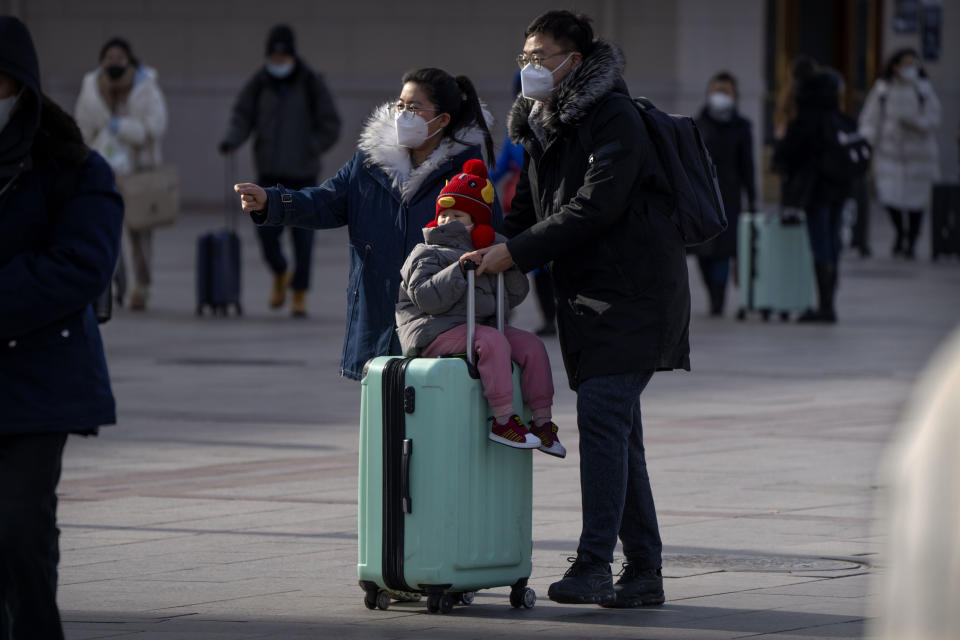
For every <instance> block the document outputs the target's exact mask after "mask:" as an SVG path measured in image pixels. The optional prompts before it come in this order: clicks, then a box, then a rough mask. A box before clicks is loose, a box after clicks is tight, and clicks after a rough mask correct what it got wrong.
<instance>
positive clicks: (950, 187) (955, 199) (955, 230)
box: [930, 183, 960, 260]
mask: <svg viewBox="0 0 960 640" xmlns="http://www.w3.org/2000/svg"><path fill="white" fill-rule="evenodd" d="M931 209H932V211H931V214H932V215H931V216H930V217H931V221H930V235H931V237H932V245H933V246H932V248H931V249H932V250H931V255H932V256H933V259H934V260H936V259H937V258H939V257H940V256H942V255H954V256H957V257H960V184H950V183H940V184H935V185H933V202H932V207H931Z"/></svg>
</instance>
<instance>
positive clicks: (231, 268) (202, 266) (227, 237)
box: [197, 154, 243, 316]
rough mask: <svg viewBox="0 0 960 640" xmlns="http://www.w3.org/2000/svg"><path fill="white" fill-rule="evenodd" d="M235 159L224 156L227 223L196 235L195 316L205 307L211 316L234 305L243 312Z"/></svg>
mask: <svg viewBox="0 0 960 640" xmlns="http://www.w3.org/2000/svg"><path fill="white" fill-rule="evenodd" d="M235 163H236V159H235V158H234V157H233V154H230V155H229V156H227V180H226V181H227V183H228V187H229V189H230V191H229V193H227V194H226V200H225V202H224V207H225V209H226V225H225V227H224V228H223V229H219V230H217V231H210V232H208V233H204V234H203V235H201V236H200V237H199V238H197V315H198V316H199V315H203V310H204V308H205V307H209V308H210V312H211V313H212V314H213V315H223V316H225V315H228V314H229V313H230V307H233V308H234V309H235V310H236V312H237V315H242V314H243V307H242V306H241V305H240V236H239V235H237V230H236V226H237V222H236V212H235V208H236V206H237V203H236V200H235V199H234V198H233V197H231V195H232V194H233V178H234V177H235V176H236V164H235Z"/></svg>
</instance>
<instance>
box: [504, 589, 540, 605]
mask: <svg viewBox="0 0 960 640" xmlns="http://www.w3.org/2000/svg"><path fill="white" fill-rule="evenodd" d="M535 604H537V592H536V591H534V590H533V589H531V588H530V587H522V588H520V589H511V590H510V606H511V607H513V608H514V609H519V608H520V607H523V608H525V609H533V607H534V605H535Z"/></svg>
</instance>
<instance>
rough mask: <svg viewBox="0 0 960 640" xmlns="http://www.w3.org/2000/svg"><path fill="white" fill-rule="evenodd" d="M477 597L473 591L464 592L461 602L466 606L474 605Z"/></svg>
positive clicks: (461, 595)
mask: <svg viewBox="0 0 960 640" xmlns="http://www.w3.org/2000/svg"><path fill="white" fill-rule="evenodd" d="M476 596H477V594H476V593H475V592H473V591H464V592H463V593H461V594H460V602H461V603H463V604H465V605H471V604H473V599H474V598H475V597H476Z"/></svg>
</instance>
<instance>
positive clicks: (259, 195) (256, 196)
mask: <svg viewBox="0 0 960 640" xmlns="http://www.w3.org/2000/svg"><path fill="white" fill-rule="evenodd" d="M233 190H234V191H236V192H237V193H239V194H240V203H241V205H242V207H243V210H244V211H263V210H264V209H265V208H266V207H267V192H266V191H264V190H263V189H262V188H261V187H258V186H257V185H255V184H253V183H252V182H241V183H240V184H235V185H233Z"/></svg>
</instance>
